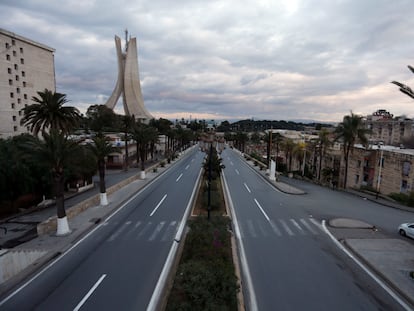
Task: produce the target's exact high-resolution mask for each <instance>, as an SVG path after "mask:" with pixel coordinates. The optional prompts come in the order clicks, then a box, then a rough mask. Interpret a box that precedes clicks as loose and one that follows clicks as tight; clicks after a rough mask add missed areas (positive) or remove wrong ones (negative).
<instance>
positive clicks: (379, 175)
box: [375, 145, 384, 199]
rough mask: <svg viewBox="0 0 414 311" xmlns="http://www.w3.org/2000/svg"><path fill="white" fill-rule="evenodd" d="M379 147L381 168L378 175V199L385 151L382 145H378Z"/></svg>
mask: <svg viewBox="0 0 414 311" xmlns="http://www.w3.org/2000/svg"><path fill="white" fill-rule="evenodd" d="M378 149H380V159H379V169H378V177H377V194H376V196H375V198H376V199H378V195H379V192H380V186H381V169H382V161H383V160H382V159H383V152H384V150H383V149H382V148H381V146H380V145H378Z"/></svg>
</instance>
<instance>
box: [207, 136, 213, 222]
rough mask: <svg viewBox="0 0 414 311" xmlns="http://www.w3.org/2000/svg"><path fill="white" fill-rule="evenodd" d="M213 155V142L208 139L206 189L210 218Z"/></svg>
mask: <svg viewBox="0 0 414 311" xmlns="http://www.w3.org/2000/svg"><path fill="white" fill-rule="evenodd" d="M212 155H213V142H212V141H210V150H209V155H208V190H207V219H208V220H210V211H211V157H212Z"/></svg>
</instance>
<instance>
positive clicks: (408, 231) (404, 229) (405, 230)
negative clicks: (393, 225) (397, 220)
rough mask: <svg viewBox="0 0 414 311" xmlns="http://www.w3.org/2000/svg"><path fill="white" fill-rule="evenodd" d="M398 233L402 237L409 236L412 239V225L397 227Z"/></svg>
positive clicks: (413, 231) (413, 236)
mask: <svg viewBox="0 0 414 311" xmlns="http://www.w3.org/2000/svg"><path fill="white" fill-rule="evenodd" d="M398 232H399V233H400V234H401V235H402V236H409V237H410V238H413V239H414V223H405V224H401V225H399V226H398Z"/></svg>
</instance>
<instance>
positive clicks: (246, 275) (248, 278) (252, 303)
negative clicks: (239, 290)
mask: <svg viewBox="0 0 414 311" xmlns="http://www.w3.org/2000/svg"><path fill="white" fill-rule="evenodd" d="M222 176H223V182H224V189H225V194H226V196H227V198H228V201H229V209H230V213H231V216H232V219H233V223H234V233H235V236H236V240H237V244H238V246H239V252H240V263H241V266H242V270H243V279H244V281H245V282H244V283H245V284H246V289H247V290H246V291H247V296H248V298H249V299H247V301H248V302H249V307H250V308H249V310H251V311H257V310H259V308H258V307H257V299H256V293H255V291H254V286H253V281H252V275H251V273H250V269H249V264H248V262H247V257H246V251H245V249H244V245H243V242H242V236H241V231H240V224H239V222H238V221H237V215H236V212H235V210H234V205H233V200H232V199H231V196H230V190H229V187H228V186H227V180H226V175H225V173H224V172H222Z"/></svg>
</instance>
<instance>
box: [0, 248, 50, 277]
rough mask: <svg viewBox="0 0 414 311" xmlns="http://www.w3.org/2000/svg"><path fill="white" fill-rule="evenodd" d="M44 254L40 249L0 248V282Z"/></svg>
mask: <svg viewBox="0 0 414 311" xmlns="http://www.w3.org/2000/svg"><path fill="white" fill-rule="evenodd" d="M45 254H46V251H42V250H17V251H14V250H13V251H11V250H1V251H0V284H2V283H3V282H5V281H7V280H8V279H10V278H11V277H13V276H15V275H16V274H18V273H19V272H20V271H22V270H23V269H25V268H27V267H28V266H29V265H31V264H32V263H33V262H35V261H36V260H37V259H39V258H40V257H42V256H43V255H45Z"/></svg>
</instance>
